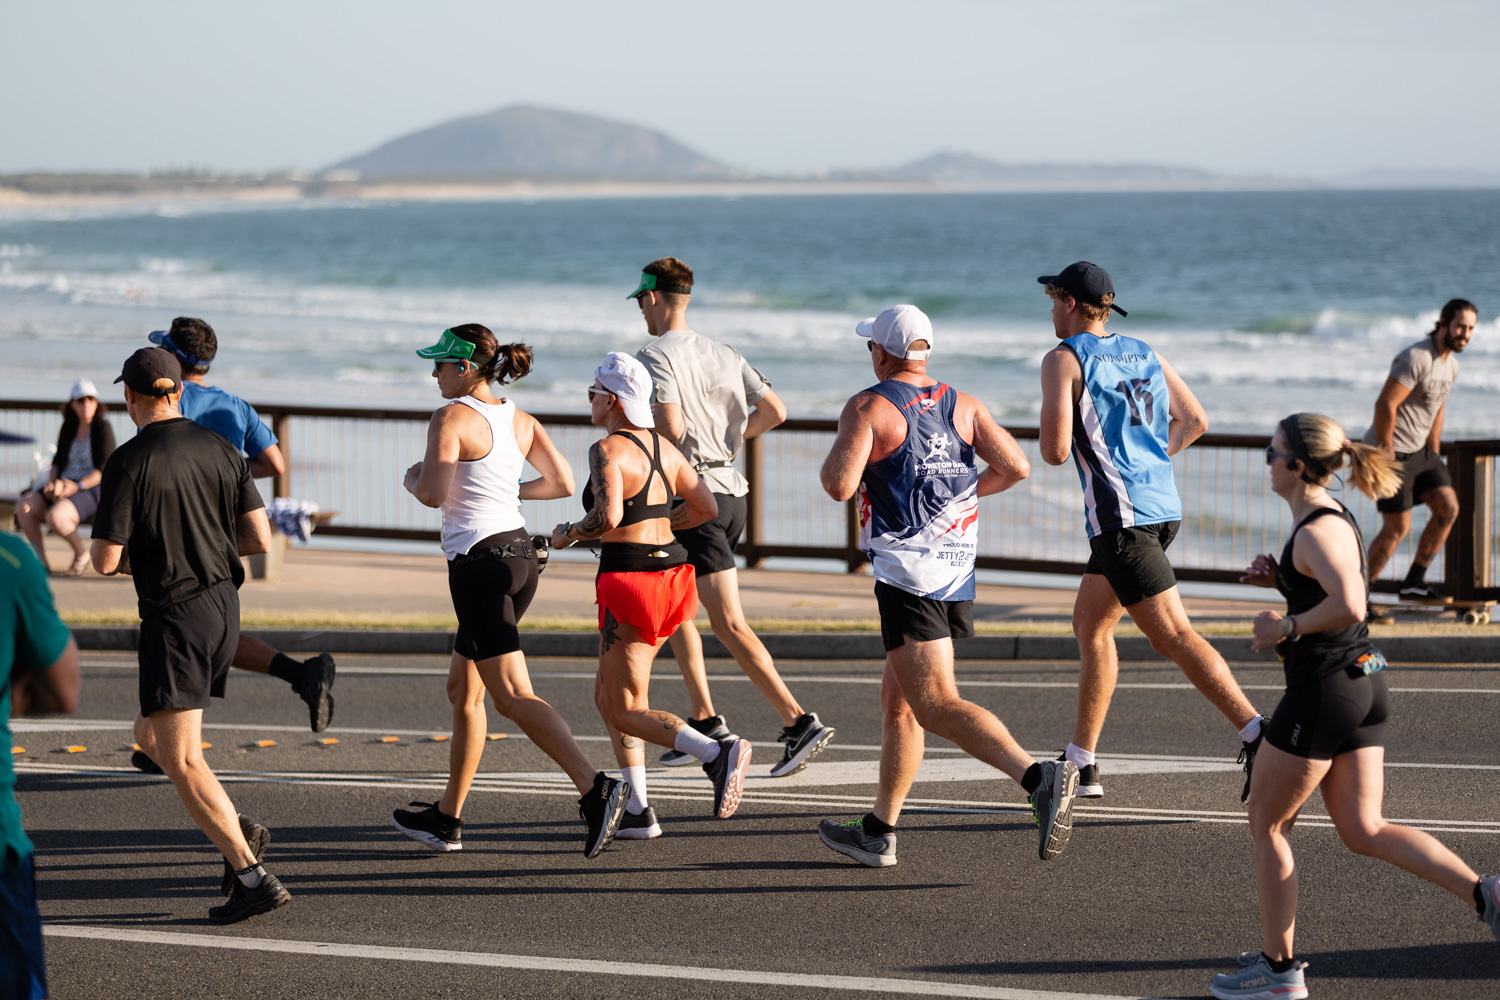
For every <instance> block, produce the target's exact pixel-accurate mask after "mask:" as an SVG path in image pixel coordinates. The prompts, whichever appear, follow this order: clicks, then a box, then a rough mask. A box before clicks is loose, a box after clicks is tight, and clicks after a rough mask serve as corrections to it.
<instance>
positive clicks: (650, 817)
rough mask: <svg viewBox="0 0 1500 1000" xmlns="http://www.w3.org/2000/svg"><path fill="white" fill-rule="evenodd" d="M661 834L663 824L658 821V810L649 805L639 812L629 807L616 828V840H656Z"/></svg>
mask: <svg viewBox="0 0 1500 1000" xmlns="http://www.w3.org/2000/svg"><path fill="white" fill-rule="evenodd" d="M660 836H661V826H660V825H659V824H658V823H657V822H656V810H655V809H652V808H651V807H650V806H647V807H646V808H645V809H644V810H642V811H641V812H638V813H633V812H631V811H630V810H629V809H626V810H625V814H624V815H623V816H621V817H620V825H619V826H618V827H616V828H615V839H616V840H655V839H656V838H657V837H660Z"/></svg>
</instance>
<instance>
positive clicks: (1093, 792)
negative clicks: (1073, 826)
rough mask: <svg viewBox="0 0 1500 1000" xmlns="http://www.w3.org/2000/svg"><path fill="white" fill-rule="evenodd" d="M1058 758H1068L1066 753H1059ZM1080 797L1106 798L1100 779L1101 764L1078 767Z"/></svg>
mask: <svg viewBox="0 0 1500 1000" xmlns="http://www.w3.org/2000/svg"><path fill="white" fill-rule="evenodd" d="M1057 759H1058V760H1067V759H1068V755H1067V754H1066V753H1064V754H1059V755H1058V758H1057ZM1078 797H1079V798H1080V799H1102V798H1104V785H1103V783H1102V782H1100V780H1099V765H1098V764H1097V763H1094V764H1088V765H1086V766H1084V767H1080V768H1078Z"/></svg>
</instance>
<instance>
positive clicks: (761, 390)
mask: <svg viewBox="0 0 1500 1000" xmlns="http://www.w3.org/2000/svg"><path fill="white" fill-rule="evenodd" d="M636 358H637V360H639V361H640V362H641V364H643V365H645V366H646V370H647V371H648V372H650V373H651V381H652V382H653V383H655V386H656V399H655V401H656V402H657V403H675V404H676V405H677V406H680V407H682V422H683V425H684V428H685V429H684V432H683V436H682V440H680V441H678V442H676V444H677V447H678V448H679V449H680V450H681V451H682V454H683V455H684V456H685V457H686V458H687V460H688V461H689V462H691V463H692V464H693V467H694V468H696V469H697V470H698V475H699V476H701V477H702V478H703V480H704V482H706V483H708V487H709V489H711V490H713V492H715V493H721V494H723V495H725V496H732V497H742V496H744V495H745V494H746V493H748V492H750V484H749V482H748V481H747V480H746V479H745V477H744V476H743V475H742V474H741V473H740V470H739V469H736V468H735V467H734V466H733V465H729V464H726V463H731V462H733V461H734V460H735V459H736V458H737V457H738V456H739V453H740V449H741V448H742V447H743V446H744V443H745V437H744V435H745V424H746V422H747V421H748V420H749V418H750V408H751V407H752V406H754V405H755V404H756V403H758V402H760V401H761V400H762V399H764V398H765V396H766V394H767V393H769V392H770V391H771V383H770V382H769V381H767V380H766V377H765V376H764V375H762V374H761V373H760V372H758V371H756V370H755V369H754V368H753V367H751V365H750V363H749V362H748V361H746V360H745V359H744V358H743V357H741V356H740V352H739V351H736V350H735V349H734V348H732V347H730V346H729V345H727V344H721V343H719V342H718V341H714V340H709V339H708V338H707V337H704V336H701V335H699V334H696V333H694V332H693V331H691V330H668V331H667V332H666V333H664V334H662V335H661V336H659V337H657V338H656V339H655V340H653V341H652V342H651V343H649V344H647V345H646V346H645V347H643V348H641V350H640V352H639V353H638V354H636Z"/></svg>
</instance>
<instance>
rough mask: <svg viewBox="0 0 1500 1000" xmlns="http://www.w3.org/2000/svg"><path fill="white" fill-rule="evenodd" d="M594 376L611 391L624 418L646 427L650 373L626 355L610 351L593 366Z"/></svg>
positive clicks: (648, 409) (648, 421)
mask: <svg viewBox="0 0 1500 1000" xmlns="http://www.w3.org/2000/svg"><path fill="white" fill-rule="evenodd" d="M594 378H596V379H598V381H599V384H600V385H601V386H603V387H604V389H605V391H607V392H612V393H614V395H615V398H616V399H618V400H619V401H620V407H621V408H622V409H623V410H624V411H625V419H626V420H629V421H630V422H631V423H632V424H633V425H635V426H636V427H641V428H649V427H651V426H652V424H653V421H652V419H651V390H652V386H651V374H650V373H649V372H647V371H646V366H645V365H643V364H641V363H640V362H639V361H637V360H636V359H635V358H632V357H631V356H630V355H628V354H621V353H620V352H619V351H611V352H610V353H609V354H608V355H607V356H606V357H605V359H604V364H602V365H600V366H599V367H598V368H595V369H594Z"/></svg>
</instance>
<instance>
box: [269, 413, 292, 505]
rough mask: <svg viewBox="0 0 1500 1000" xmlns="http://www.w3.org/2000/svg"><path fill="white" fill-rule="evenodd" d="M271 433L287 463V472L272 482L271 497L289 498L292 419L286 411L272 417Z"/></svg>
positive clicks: (290, 492) (290, 491) (290, 487)
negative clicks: (278, 443)
mask: <svg viewBox="0 0 1500 1000" xmlns="http://www.w3.org/2000/svg"><path fill="white" fill-rule="evenodd" d="M271 433H272V434H275V435H276V440H277V441H278V442H280V447H281V460H282V461H283V462H285V463H286V472H284V473H282V474H281V475H279V476H276V477H274V478H273V479H272V480H271V496H273V497H289V496H291V495H292V446H291V437H292V418H291V415H290V414H288V413H287V412H286V411H285V410H277V411H276V412H275V413H274V414H273V415H272V416H271Z"/></svg>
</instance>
